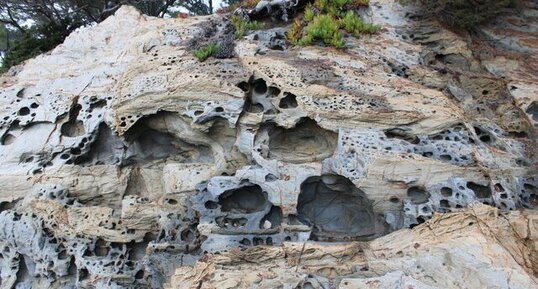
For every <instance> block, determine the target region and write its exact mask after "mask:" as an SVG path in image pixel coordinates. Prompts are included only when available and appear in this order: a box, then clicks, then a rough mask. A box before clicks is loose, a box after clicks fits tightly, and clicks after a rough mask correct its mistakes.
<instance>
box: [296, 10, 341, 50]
mask: <svg viewBox="0 0 538 289" xmlns="http://www.w3.org/2000/svg"><path fill="white" fill-rule="evenodd" d="M303 32H304V33H305V36H304V37H303V38H301V39H300V40H299V41H298V44H299V45H301V46H305V45H311V44H312V43H314V41H315V40H322V41H323V42H324V43H325V44H327V45H332V46H334V47H338V48H341V47H344V45H345V43H344V40H342V38H343V36H342V33H341V32H340V26H339V25H338V23H337V22H336V21H335V19H333V18H332V17H331V16H330V15H318V16H315V17H314V20H312V22H310V23H309V24H308V25H307V26H306V27H305V28H304V30H303Z"/></svg>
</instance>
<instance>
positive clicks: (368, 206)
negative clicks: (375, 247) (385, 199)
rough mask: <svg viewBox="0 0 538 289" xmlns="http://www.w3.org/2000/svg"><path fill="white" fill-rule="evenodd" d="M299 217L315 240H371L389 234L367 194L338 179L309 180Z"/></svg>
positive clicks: (302, 192) (320, 178)
mask: <svg viewBox="0 0 538 289" xmlns="http://www.w3.org/2000/svg"><path fill="white" fill-rule="evenodd" d="M297 213H298V218H299V220H300V221H301V222H302V223H305V224H307V225H309V226H311V227H312V235H311V239H313V240H319V241H342V240H351V239H352V240H367V239H371V238H373V237H376V236H379V235H382V234H384V233H385V232H386V231H387V226H386V223H385V222H384V220H383V219H382V218H381V217H379V216H376V215H375V213H374V210H373V205H372V202H371V201H370V200H368V198H367V197H366V195H365V194H364V192H363V191H361V190H360V189H358V188H357V187H355V185H353V183H352V182H351V181H350V180H348V179H347V178H344V177H342V176H338V175H322V176H320V177H310V178H308V179H306V180H305V181H304V182H303V183H302V184H301V193H300V194H299V200H298V202H297Z"/></svg>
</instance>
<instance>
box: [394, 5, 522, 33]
mask: <svg viewBox="0 0 538 289" xmlns="http://www.w3.org/2000/svg"><path fill="white" fill-rule="evenodd" d="M400 2H402V3H403V4H417V5H418V6H419V7H420V8H421V10H422V12H424V14H425V15H430V16H435V17H436V18H437V19H440V20H442V21H443V22H444V23H446V24H448V25H450V26H453V27H458V28H464V29H472V28H474V27H476V26H477V25H480V24H485V23H487V22H489V21H491V20H493V19H495V17H497V16H498V15H499V14H501V13H502V12H503V11H505V10H506V9H507V8H513V7H515V6H516V4H517V0H473V1H469V0H400Z"/></svg>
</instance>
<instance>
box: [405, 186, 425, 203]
mask: <svg viewBox="0 0 538 289" xmlns="http://www.w3.org/2000/svg"><path fill="white" fill-rule="evenodd" d="M407 196H408V197H409V199H410V200H411V202H412V203H413V204H424V203H426V202H427V201H428V199H429V198H430V193H428V192H427V191H426V190H424V189H423V188H420V187H410V188H409V189H407Z"/></svg>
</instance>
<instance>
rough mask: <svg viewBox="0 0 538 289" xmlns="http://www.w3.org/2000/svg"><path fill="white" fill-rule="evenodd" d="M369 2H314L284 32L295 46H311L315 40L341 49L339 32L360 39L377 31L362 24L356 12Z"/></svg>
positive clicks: (367, 0)
mask: <svg viewBox="0 0 538 289" xmlns="http://www.w3.org/2000/svg"><path fill="white" fill-rule="evenodd" d="M368 4H369V0H316V1H314V4H313V5H312V4H309V5H307V6H306V7H305V10H304V15H303V18H302V20H299V19H296V20H295V21H294V23H293V24H292V26H291V28H290V29H289V30H288V32H287V33H286V36H287V38H288V40H289V41H290V42H291V43H292V44H296V45H301V46H305V45H311V44H314V43H315V42H317V41H321V42H323V43H324V44H325V45H330V46H334V47H337V48H342V47H344V45H345V43H344V40H343V34H342V31H341V30H344V31H345V32H347V33H350V34H352V35H353V36H355V37H359V36H360V35H361V34H366V33H367V34H371V33H375V32H377V31H378V30H379V28H380V27H379V26H378V25H373V24H368V23H365V22H363V21H362V19H361V18H360V16H359V15H358V14H357V13H356V12H355V10H356V9H358V8H360V7H364V6H368Z"/></svg>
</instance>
